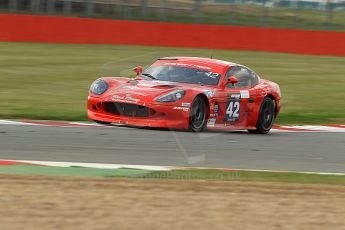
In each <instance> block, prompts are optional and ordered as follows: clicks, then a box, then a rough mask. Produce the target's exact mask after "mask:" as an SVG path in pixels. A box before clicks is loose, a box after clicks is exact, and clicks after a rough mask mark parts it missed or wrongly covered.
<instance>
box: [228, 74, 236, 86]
mask: <svg viewBox="0 0 345 230" xmlns="http://www.w3.org/2000/svg"><path fill="white" fill-rule="evenodd" d="M237 82H238V79H237V78H236V77H234V76H231V77H229V79H228V83H230V84H231V85H235V84H236V83H237Z"/></svg>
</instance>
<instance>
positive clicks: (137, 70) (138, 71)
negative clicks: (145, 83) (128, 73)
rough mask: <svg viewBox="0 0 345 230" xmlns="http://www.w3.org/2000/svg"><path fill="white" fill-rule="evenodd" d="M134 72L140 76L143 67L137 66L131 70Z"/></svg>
mask: <svg viewBox="0 0 345 230" xmlns="http://www.w3.org/2000/svg"><path fill="white" fill-rule="evenodd" d="M133 71H134V72H136V73H137V75H140V74H141V73H142V72H143V67H141V66H137V67H135V68H134V69H133Z"/></svg>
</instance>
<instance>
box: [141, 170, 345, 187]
mask: <svg viewBox="0 0 345 230" xmlns="http://www.w3.org/2000/svg"><path fill="white" fill-rule="evenodd" d="M138 177H139V178H152V179H174V180H216V181H248V182H283V183H298V184H328V185H343V186H344V185H345V176H343V175H319V174H306V173H294V172H259V171H241V170H239V171H220V170H213V169H190V170H173V171H165V172H151V173H148V174H142V175H139V176H138Z"/></svg>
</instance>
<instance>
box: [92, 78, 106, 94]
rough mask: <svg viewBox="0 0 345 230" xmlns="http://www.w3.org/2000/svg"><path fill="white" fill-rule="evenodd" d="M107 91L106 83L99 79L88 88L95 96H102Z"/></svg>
mask: <svg viewBox="0 0 345 230" xmlns="http://www.w3.org/2000/svg"><path fill="white" fill-rule="evenodd" d="M107 89H108V83H107V82H105V81H103V80H100V79H99V80H96V81H95V82H94V83H92V85H91V87H90V91H91V92H92V93H93V94H96V95H101V94H103V93H104V92H105V91H107Z"/></svg>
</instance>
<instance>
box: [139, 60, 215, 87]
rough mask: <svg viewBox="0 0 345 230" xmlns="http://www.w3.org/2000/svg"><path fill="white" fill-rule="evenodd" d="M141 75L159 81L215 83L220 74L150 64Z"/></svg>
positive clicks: (196, 69)
mask: <svg viewBox="0 0 345 230" xmlns="http://www.w3.org/2000/svg"><path fill="white" fill-rule="evenodd" d="M143 75H144V76H148V77H150V78H154V79H155V80H160V81H172V82H179V83H189V84H200V85H217V84H218V81H219V79H220V76H221V74H219V73H215V72H212V71H210V70H202V69H198V68H189V67H181V66H170V65H162V66H151V67H149V68H148V69H146V70H145V71H144V72H143Z"/></svg>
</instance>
